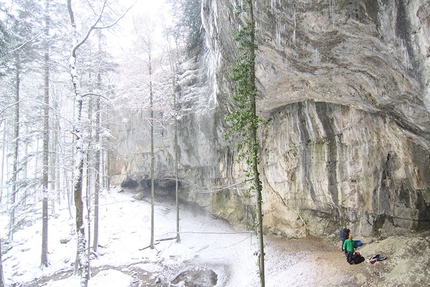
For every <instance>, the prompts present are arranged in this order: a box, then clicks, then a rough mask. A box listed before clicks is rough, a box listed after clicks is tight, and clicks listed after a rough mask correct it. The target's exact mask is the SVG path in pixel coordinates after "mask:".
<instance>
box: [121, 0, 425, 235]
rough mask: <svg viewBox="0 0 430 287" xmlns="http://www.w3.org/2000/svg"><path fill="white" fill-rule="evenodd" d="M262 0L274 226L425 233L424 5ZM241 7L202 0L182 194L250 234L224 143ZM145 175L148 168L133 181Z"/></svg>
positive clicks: (298, 231) (247, 200)
mask: <svg viewBox="0 0 430 287" xmlns="http://www.w3.org/2000/svg"><path fill="white" fill-rule="evenodd" d="M255 3H256V9H255V11H256V19H257V31H258V35H257V36H258V37H257V39H258V45H259V49H258V55H257V77H258V88H259V91H260V95H259V99H258V108H259V113H260V115H261V117H263V118H265V119H267V120H268V123H267V124H266V125H264V126H262V127H261V129H260V142H261V154H260V156H261V164H260V172H261V175H262V181H263V196H264V205H263V208H264V213H265V216H264V224H265V228H266V230H267V231H268V232H273V233H277V234H282V235H284V236H289V237H301V236H306V235H309V234H311V235H323V234H325V235H327V234H333V233H334V232H337V230H338V228H339V226H340V225H341V224H348V225H349V226H350V228H351V229H353V230H354V233H356V234H362V235H370V234H382V235H385V234H395V233H403V232H408V231H410V230H420V229H429V228H430V168H429V163H430V121H429V119H430V118H429V110H430V108H429V107H430V104H429V102H430V101H429V97H430V94H429V91H430V90H429V89H430V82H429V80H430V60H429V59H430V50H429V47H430V46H429V30H430V22H429V12H428V11H430V7H429V5H430V4H429V2H428V1H425V0H416V1H406V0H396V1H386V0H374V1H367V0H356V1H347V0H317V1H315V0H313V1H311V0H301V1H299V0H290V1H286V0H261V1H260V0H259V1H256V2H255ZM237 4H239V1H232V0H212V1H209V0H203V1H202V17H203V23H204V29H205V31H206V48H205V49H204V52H203V54H202V55H201V57H200V58H199V59H198V61H197V62H189V63H186V64H184V65H183V66H182V67H183V72H182V74H181V76H180V79H181V80H180V87H181V89H180V92H179V95H180V97H179V100H180V103H181V109H182V111H184V113H183V114H182V116H181V119H180V126H179V130H180V137H179V142H180V168H181V170H180V178H181V196H182V198H183V199H186V200H191V201H195V202H197V203H199V204H200V205H202V206H204V207H206V208H207V209H208V210H210V211H211V212H212V213H214V214H216V215H219V216H222V217H225V218H227V219H228V220H230V221H231V222H232V223H233V224H237V225H240V226H246V227H250V226H252V224H253V217H254V205H255V204H254V203H255V199H254V197H253V195H252V194H249V193H247V192H246V186H244V185H243V183H242V181H243V172H242V170H243V168H244V166H243V163H237V162H236V161H235V157H236V155H237V149H236V145H235V143H234V142H230V141H225V140H224V139H223V133H224V131H225V123H224V120H223V119H224V117H225V115H227V114H228V112H229V111H230V110H231V109H232V106H233V105H234V103H233V102H232V101H231V97H230V95H231V93H232V90H231V83H230V82H229V80H228V73H229V67H230V66H231V63H232V60H233V59H234V57H235V52H234V51H235V43H234V42H233V40H232V35H233V32H234V29H236V27H238V25H239V20H238V19H237V18H236V16H235V14H234V6H235V5H237ZM186 111H189V112H188V113H187V112H186ZM166 133H167V134H166V135H165V137H166V140H164V141H163V142H164V147H160V148H159V150H158V155H159V156H158V160H159V161H161V162H163V161H164V163H160V164H159V165H158V168H159V171H158V172H159V176H160V177H161V175H162V174H167V173H168V172H167V171H168V170H170V171H171V170H172V158H173V157H172V156H171V155H172V154H173V153H172V145H171V139H172V137H173V132H172V129H168V130H167V132H166ZM133 140H134V139H133V138H131V137H128V138H127V141H133ZM135 145H138V146H141V148H139V150H145V148H144V146H145V145H144V144H142V143H136V144H135ZM131 157H133V156H131ZM133 158H134V157H133ZM133 160H137V159H136V158H134V159H133ZM137 161H139V160H137ZM118 169H119V167H116V170H118ZM163 170H164V171H165V172H163ZM170 171H169V172H170ZM113 172H115V171H113ZM147 173H148V170H147V167H145V166H144V165H142V164H140V165H135V168H132V169H129V170H128V171H127V176H128V177H139V176H140V177H142V174H147Z"/></svg>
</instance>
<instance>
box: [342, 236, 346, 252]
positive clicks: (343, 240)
mask: <svg viewBox="0 0 430 287" xmlns="http://www.w3.org/2000/svg"><path fill="white" fill-rule="evenodd" d="M344 243H345V239H342V251H345V249H344V248H343V244H344ZM345 252H346V251H345Z"/></svg>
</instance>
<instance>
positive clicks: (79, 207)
mask: <svg viewBox="0 0 430 287" xmlns="http://www.w3.org/2000/svg"><path fill="white" fill-rule="evenodd" d="M67 8H68V12H69V16H70V23H71V25H72V32H73V35H72V36H73V42H74V44H73V48H72V52H71V57H70V75H71V80H72V85H73V90H74V93H75V101H76V111H75V113H76V118H75V126H74V131H73V134H74V136H75V142H76V155H75V157H76V170H75V172H76V173H75V185H74V190H73V191H74V202H75V208H76V233H77V237H78V238H77V245H78V246H77V257H76V263H77V264H76V265H75V271H78V272H79V274H80V275H81V284H80V286H81V287H87V286H88V279H89V278H88V277H89V276H88V269H87V266H88V258H87V254H86V252H85V251H86V238H85V226H84V203H83V201H82V180H83V172H84V159H85V154H84V150H83V139H82V105H83V100H82V95H81V93H80V91H79V86H78V83H79V79H78V74H77V70H76V50H77V49H78V48H79V47H78V44H77V42H78V41H77V31H76V23H75V17H74V14H73V9H72V0H67Z"/></svg>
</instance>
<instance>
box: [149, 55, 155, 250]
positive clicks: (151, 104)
mask: <svg viewBox="0 0 430 287" xmlns="http://www.w3.org/2000/svg"><path fill="white" fill-rule="evenodd" d="M149 63H150V64H149V76H150V77H151V75H152V69H151V53H149ZM149 97H150V100H149V105H150V107H149V108H150V109H151V111H150V117H151V119H150V125H151V243H150V247H151V249H154V199H155V190H154V110H153V102H152V100H153V98H152V97H153V94H152V79H151V80H150V81H149Z"/></svg>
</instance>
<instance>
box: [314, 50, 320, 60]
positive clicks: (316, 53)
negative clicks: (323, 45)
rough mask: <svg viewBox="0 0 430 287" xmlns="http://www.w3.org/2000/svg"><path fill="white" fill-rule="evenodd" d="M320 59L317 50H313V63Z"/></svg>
mask: <svg viewBox="0 0 430 287" xmlns="http://www.w3.org/2000/svg"><path fill="white" fill-rule="evenodd" d="M319 58H320V55H319V52H318V48H315V53H314V60H315V62H318V61H319Z"/></svg>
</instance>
